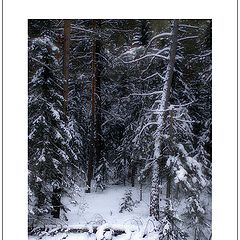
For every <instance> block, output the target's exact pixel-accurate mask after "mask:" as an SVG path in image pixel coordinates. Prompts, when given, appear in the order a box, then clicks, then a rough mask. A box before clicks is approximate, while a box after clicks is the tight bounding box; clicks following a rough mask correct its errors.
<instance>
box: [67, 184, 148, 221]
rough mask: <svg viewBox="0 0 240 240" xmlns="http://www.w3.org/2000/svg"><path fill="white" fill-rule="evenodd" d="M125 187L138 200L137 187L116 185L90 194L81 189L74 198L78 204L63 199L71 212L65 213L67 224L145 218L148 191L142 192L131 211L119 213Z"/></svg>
mask: <svg viewBox="0 0 240 240" xmlns="http://www.w3.org/2000/svg"><path fill="white" fill-rule="evenodd" d="M127 189H131V190H132V193H133V197H132V198H133V200H139V189H137V188H131V187H122V186H116V185H115V186H111V188H107V189H106V190H104V191H101V190H100V191H99V190H98V191H97V192H92V193H90V194H89V193H84V191H82V192H81V193H80V194H81V197H78V198H76V201H77V202H78V203H79V204H76V205H75V206H73V204H71V203H69V199H64V200H63V203H65V204H66V205H67V207H68V208H70V209H71V212H68V213H67V214H66V215H67V218H68V224H69V225H72V224H86V223H91V222H94V221H97V220H99V221H101V218H102V220H105V221H106V222H108V223H109V222H111V223H112V224H119V223H121V224H122V223H126V222H127V221H129V220H131V219H139V220H140V219H141V218H147V217H148V214H149V212H148V211H149V208H148V205H149V192H145V194H144V193H143V201H141V202H140V203H138V204H137V205H136V208H134V210H133V211H132V212H123V213H119V209H120V208H119V207H120V202H121V198H122V197H123V196H124V193H125V191H126V190H127ZM71 205H72V206H71Z"/></svg>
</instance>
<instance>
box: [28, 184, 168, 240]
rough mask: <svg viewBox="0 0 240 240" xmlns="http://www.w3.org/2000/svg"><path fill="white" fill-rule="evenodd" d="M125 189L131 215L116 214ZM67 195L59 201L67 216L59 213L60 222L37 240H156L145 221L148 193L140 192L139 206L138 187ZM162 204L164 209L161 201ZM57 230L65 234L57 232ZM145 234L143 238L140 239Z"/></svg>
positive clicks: (81, 190) (148, 223) (147, 213)
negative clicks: (129, 194)
mask: <svg viewBox="0 0 240 240" xmlns="http://www.w3.org/2000/svg"><path fill="white" fill-rule="evenodd" d="M129 189H130V190H131V191H132V199H133V201H134V202H135V203H136V204H135V206H134V207H133V210H132V211H130V212H128V211H124V212H123V213H120V212H119V210H120V203H121V202H122V201H123V200H122V198H123V197H124V193H125V191H126V190H129ZM93 190H95V189H93ZM69 195H71V198H70V197H64V198H63V200H62V202H63V203H64V205H65V206H66V207H67V208H68V209H69V211H67V213H64V211H62V213H61V219H62V220H60V221H59V222H58V223H56V225H55V230H54V229H53V230H52V231H47V232H46V233H44V232H43V234H42V235H41V239H45V240H62V239H67V240H100V239H114V240H115V239H116V240H117V239H118V240H128V239H132V240H141V239H144V240H146V239H149V240H154V239H157V235H156V233H155V232H154V231H153V229H154V225H153V222H152V221H151V220H150V219H149V190H147V189H143V200H142V201H141V202H140V201H139V198H140V190H139V187H128V186H125V187H124V186H118V185H110V186H108V187H107V188H106V189H105V190H104V191H101V190H98V191H97V192H95V191H93V192H92V193H85V192H84V189H81V188H80V189H78V190H77V191H73V192H72V193H70V194H69ZM162 204H163V205H164V201H162ZM60 228H62V229H63V228H64V229H65V230H64V231H62V230H60V231H58V229H60ZM76 229H83V231H84V232H77V233H76ZM112 230H113V231H114V232H112ZM54 231H55V232H54ZM52 233H53V234H52ZM146 233H147V236H145V237H144V238H143V236H144V235H146ZM37 239H40V238H39V235H38V236H29V240H37Z"/></svg>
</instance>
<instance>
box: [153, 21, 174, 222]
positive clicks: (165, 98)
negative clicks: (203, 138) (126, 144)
mask: <svg viewBox="0 0 240 240" xmlns="http://www.w3.org/2000/svg"><path fill="white" fill-rule="evenodd" d="M177 31H178V20H174V23H173V31H172V42H171V48H170V59H169V63H168V66H167V72H166V76H165V82H164V86H163V92H162V96H161V101H160V104H159V106H158V110H160V111H159V112H160V113H159V115H158V119H157V123H158V126H157V130H156V135H155V142H154V155H153V158H154V162H153V165H152V187H151V193H150V216H152V217H153V218H155V219H156V220H159V174H160V172H159V160H160V158H161V154H162V142H161V136H162V134H163V129H164V121H165V116H166V108H167V106H168V103H169V95H170V89H171V84H172V75H173V70H174V64H175V58H176V50H177Z"/></svg>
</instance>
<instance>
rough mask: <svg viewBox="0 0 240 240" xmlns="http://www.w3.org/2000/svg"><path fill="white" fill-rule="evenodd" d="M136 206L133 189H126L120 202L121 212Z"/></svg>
mask: <svg viewBox="0 0 240 240" xmlns="http://www.w3.org/2000/svg"><path fill="white" fill-rule="evenodd" d="M134 206H135V202H134V201H133V199H132V191H131V190H130V189H129V190H126V191H125V193H124V197H123V198H122V202H121V203H120V210H119V212H120V213H122V212H124V211H128V212H131V211H132V210H133V207H134Z"/></svg>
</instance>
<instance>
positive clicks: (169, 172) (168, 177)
mask: <svg viewBox="0 0 240 240" xmlns="http://www.w3.org/2000/svg"><path fill="white" fill-rule="evenodd" d="M169 113H170V126H169V136H170V146H169V148H170V151H169V154H174V149H173V144H174V143H173V111H172V110H170V111H169ZM171 188H172V176H171V169H169V170H168V172H167V191H166V198H170V197H171Z"/></svg>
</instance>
